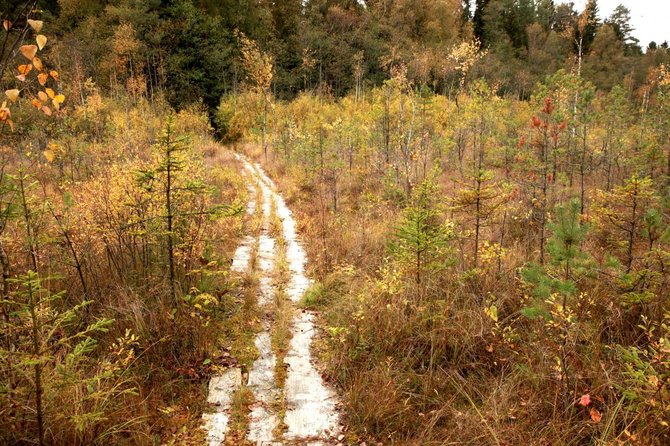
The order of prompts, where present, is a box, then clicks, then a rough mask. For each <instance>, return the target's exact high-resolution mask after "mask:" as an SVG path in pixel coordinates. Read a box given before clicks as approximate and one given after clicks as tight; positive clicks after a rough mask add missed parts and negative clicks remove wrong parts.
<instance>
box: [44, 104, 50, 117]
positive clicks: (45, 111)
mask: <svg viewBox="0 0 670 446" xmlns="http://www.w3.org/2000/svg"><path fill="white" fill-rule="evenodd" d="M42 113H44V114H45V115H47V116H51V109H50V108H49V107H47V106H46V105H45V106H44V107H42Z"/></svg>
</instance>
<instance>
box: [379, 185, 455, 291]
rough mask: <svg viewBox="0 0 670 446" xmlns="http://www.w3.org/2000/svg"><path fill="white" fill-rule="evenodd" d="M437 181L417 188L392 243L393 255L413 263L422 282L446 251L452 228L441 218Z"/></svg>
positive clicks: (415, 272) (414, 271) (405, 261)
mask: <svg viewBox="0 0 670 446" xmlns="http://www.w3.org/2000/svg"><path fill="white" fill-rule="evenodd" d="M435 191H436V185H435V183H434V180H432V179H430V178H428V179H426V180H424V181H423V182H422V183H421V184H420V185H419V186H418V187H417V188H416V189H415V190H414V194H413V196H412V202H411V203H410V204H409V206H408V207H407V208H406V209H405V211H404V212H403V217H402V219H401V221H400V223H399V224H398V225H397V226H396V229H395V234H394V240H393V242H391V244H390V250H391V252H392V253H393V255H394V256H395V257H396V258H397V259H398V260H399V261H400V262H402V263H404V264H406V265H408V266H409V265H411V266H410V270H413V273H414V280H415V282H416V284H417V285H420V284H421V283H422V281H423V280H424V276H425V273H426V270H428V269H430V268H431V267H436V266H439V261H440V260H443V261H444V258H443V251H444V249H445V248H446V246H447V243H448V242H449V240H450V239H451V238H452V237H453V231H452V229H451V228H450V227H449V226H446V225H444V224H442V223H440V221H439V214H438V212H437V209H436V208H435V203H434V200H435Z"/></svg>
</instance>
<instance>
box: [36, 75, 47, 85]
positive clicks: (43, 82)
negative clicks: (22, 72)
mask: <svg viewBox="0 0 670 446" xmlns="http://www.w3.org/2000/svg"><path fill="white" fill-rule="evenodd" d="M37 80H38V81H39V83H40V85H41V86H43V87H44V86H45V85H46V84H47V81H48V80H49V75H48V74H46V73H40V74H38V75H37Z"/></svg>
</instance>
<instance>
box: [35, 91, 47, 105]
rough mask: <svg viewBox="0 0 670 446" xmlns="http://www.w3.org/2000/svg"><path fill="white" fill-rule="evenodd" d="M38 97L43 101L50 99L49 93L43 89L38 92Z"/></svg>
mask: <svg viewBox="0 0 670 446" xmlns="http://www.w3.org/2000/svg"><path fill="white" fill-rule="evenodd" d="M37 97H38V98H40V101H42V102H46V101H48V100H49V97H48V96H47V94H46V93H45V92H43V91H39V92H38V93H37Z"/></svg>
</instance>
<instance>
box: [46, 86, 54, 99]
mask: <svg viewBox="0 0 670 446" xmlns="http://www.w3.org/2000/svg"><path fill="white" fill-rule="evenodd" d="M44 91H46V92H47V94H48V95H49V97H50V98H51V99H53V98H55V97H56V92H55V91H53V90H52V89H51V88H47V89H46V90H44Z"/></svg>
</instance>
